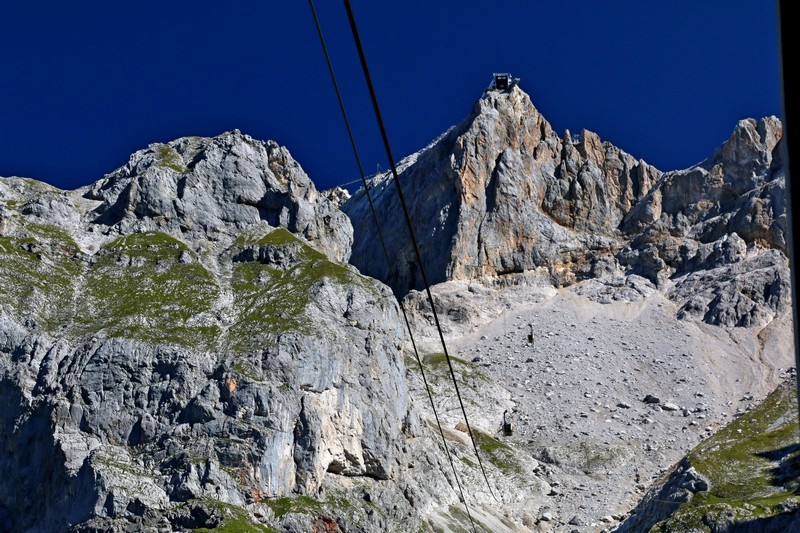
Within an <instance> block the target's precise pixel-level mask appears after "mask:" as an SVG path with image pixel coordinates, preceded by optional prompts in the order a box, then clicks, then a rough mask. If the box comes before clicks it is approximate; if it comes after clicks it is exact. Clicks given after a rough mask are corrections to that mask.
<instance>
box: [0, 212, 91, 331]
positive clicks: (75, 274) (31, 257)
mask: <svg viewBox="0 0 800 533" xmlns="http://www.w3.org/2000/svg"><path fill="white" fill-rule="evenodd" d="M76 251H77V245H76V244H75V241H74V240H73V239H72V238H71V237H69V235H68V234H67V233H66V232H64V231H63V230H58V228H55V227H54V226H44V225H38V224H25V225H23V226H22V231H21V232H20V233H19V234H18V235H16V236H0V303H4V304H7V305H8V306H9V307H10V308H11V309H13V311H14V312H15V313H16V314H17V318H18V319H19V320H20V321H23V322H24V321H25V320H26V319H33V320H34V321H35V322H36V323H37V325H38V327H40V328H41V329H43V330H44V331H47V332H49V333H54V332H55V331H57V330H58V329H59V328H60V327H61V326H62V325H64V324H66V323H68V322H69V320H70V317H71V316H72V313H73V310H74V306H73V302H74V298H75V287H76V284H77V283H78V281H79V279H80V276H81V274H82V272H83V270H84V268H85V266H84V265H83V263H81V261H80V260H79V259H77V257H76V254H75V252H76Z"/></svg>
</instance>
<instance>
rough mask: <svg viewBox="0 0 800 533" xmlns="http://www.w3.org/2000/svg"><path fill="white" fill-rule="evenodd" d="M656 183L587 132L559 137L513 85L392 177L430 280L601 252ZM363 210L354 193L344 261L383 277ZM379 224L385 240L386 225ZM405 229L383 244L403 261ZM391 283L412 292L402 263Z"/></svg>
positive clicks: (384, 191) (491, 94)
mask: <svg viewBox="0 0 800 533" xmlns="http://www.w3.org/2000/svg"><path fill="white" fill-rule="evenodd" d="M660 175H661V173H660V172H659V171H658V170H657V169H655V168H654V167H652V166H650V165H647V164H646V163H645V162H644V161H640V160H637V159H635V158H633V157H632V156H630V155H628V154H626V153H625V152H623V151H621V150H619V149H618V148H616V147H614V146H613V145H611V144H609V143H605V142H603V141H601V140H600V138H599V137H598V136H597V135H596V134H594V133H592V132H589V131H586V130H584V131H583V132H581V135H580V136H578V138H577V140H576V139H575V138H573V136H572V135H571V134H570V133H569V132H566V133H565V135H564V137H563V138H562V137H559V136H558V135H557V134H556V133H555V132H554V131H553V129H552V127H551V126H550V124H549V122H547V120H546V119H545V118H544V117H543V116H542V115H541V114H540V113H539V112H538V110H537V109H536V108H535V107H534V105H533V103H532V102H531V100H530V97H529V96H528V95H527V94H526V93H525V92H524V91H522V90H521V89H520V88H519V87H514V88H513V89H511V90H510V91H507V92H498V91H487V92H486V93H485V94H484V96H483V97H482V98H480V99H479V100H478V102H477V103H476V104H475V106H474V107H473V110H472V112H471V114H470V116H469V117H467V119H465V120H464V121H463V122H462V123H461V124H459V125H458V126H457V127H455V128H453V129H452V130H451V131H450V132H448V134H447V135H445V136H444V137H443V138H441V139H440V140H439V142H438V143H437V144H436V145H435V146H433V147H430V148H428V149H426V150H425V152H424V153H421V154H419V155H418V156H417V160H416V163H415V164H414V165H412V166H409V167H408V168H407V169H406V170H405V171H403V172H402V173H401V176H400V179H401V180H402V183H403V186H404V188H405V189H406V190H407V195H408V196H409V198H411V199H413V200H412V201H411V203H412V204H413V205H414V209H415V212H414V218H415V226H416V227H418V228H419V229H420V232H421V233H422V234H423V235H424V238H423V240H424V241H425V242H426V247H428V249H429V250H430V253H429V254H428V255H427V256H426V259H425V261H426V267H427V271H428V272H429V275H430V277H431V278H432V282H437V281H443V280H444V279H469V278H473V277H477V276H482V275H502V274H507V273H513V272H521V271H523V270H529V269H534V268H536V267H538V266H545V265H546V261H545V258H546V257H559V256H564V257H565V258H566V257H568V256H569V255H570V254H573V253H576V252H577V251H578V250H581V249H590V250H591V249H592V248H596V247H597V246H600V247H604V246H605V244H606V243H605V242H604V237H605V236H607V235H609V234H613V233H614V231H615V229H616V227H617V225H618V223H619V221H620V220H621V219H622V217H623V215H624V213H625V212H627V211H628V210H629V209H630V207H631V206H632V205H633V204H634V203H635V202H637V201H638V200H640V199H641V198H642V197H643V196H644V195H645V194H646V193H647V192H648V191H649V189H650V187H651V186H652V184H653V183H654V182H655V181H656V180H657V179H658V178H659V177H660ZM393 194H394V192H393V190H389V189H388V188H387V187H386V186H385V185H381V186H380V187H379V188H377V189H376V191H375V198H376V203H379V204H381V209H380V211H381V212H390V213H392V212H395V211H393V210H392V209H393V208H394V206H395V203H396V200H394V199H393ZM362 202H363V191H360V192H359V193H357V194H356V195H354V197H353V198H352V199H351V200H350V202H348V203H347V204H346V205H345V207H344V210H345V212H347V213H348V215H350V217H351V219H352V220H353V221H354V226H355V233H356V235H357V237H356V243H355V246H354V255H353V263H354V264H356V265H357V266H358V267H359V268H361V269H363V270H364V271H365V272H369V273H375V274H379V275H378V277H379V278H381V279H389V276H388V275H387V272H386V267H385V265H381V264H380V261H379V260H378V258H375V259H373V258H372V257H371V254H369V253H368V251H367V250H366V246H365V244H364V243H365V242H367V241H369V240H371V239H372V238H374V230H373V229H371V227H370V225H369V224H368V223H366V222H365V220H366V217H365V210H364V209H363V208H362V205H363V204H362ZM389 216H391V215H389ZM382 226H384V227H385V228H386V229H385V231H387V232H389V233H390V235H392V236H393V237H394V234H393V232H395V230H394V228H393V227H392V225H391V224H382ZM404 231H405V230H402V231H397V232H396V239H393V238H391V237H390V239H389V240H393V241H400V242H401V243H404V244H400V245H398V246H397V248H398V250H399V253H400V255H401V256H404V257H405V256H407V255H408V254H407V252H406V249H407V247H408V244H407V239H406V238H405V236H404V235H403V232H404ZM581 231H582V232H591V233H592V234H593V235H597V236H598V238H589V239H587V238H585V237H584V236H583V235H581V234H580V232H581ZM431 237H433V240H432V241H431ZM394 277H395V278H396V279H393V281H392V282H391V283H390V284H391V285H393V286H395V287H396V288H397V289H398V290H400V291H401V292H402V291H405V290H407V289H409V288H419V283H420V279H419V277H418V275H417V274H414V273H413V271H412V269H411V268H410V267H407V266H406V265H403V264H401V265H400V268H399V272H397V273H395V274H394Z"/></svg>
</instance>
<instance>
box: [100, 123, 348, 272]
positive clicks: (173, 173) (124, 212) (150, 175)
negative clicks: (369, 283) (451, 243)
mask: <svg viewBox="0 0 800 533" xmlns="http://www.w3.org/2000/svg"><path fill="white" fill-rule="evenodd" d="M86 197H87V198H90V199H94V200H100V201H102V205H101V206H100V207H99V208H98V209H97V210H96V211H95V213H94V214H95V215H96V217H97V218H96V221H100V222H103V223H105V224H109V225H115V226H117V227H118V228H119V231H121V232H123V233H129V232H132V231H147V230H159V231H165V232H168V233H170V234H173V235H175V236H178V237H184V238H190V239H195V238H204V239H210V240H219V239H220V238H222V237H223V236H225V235H231V234H232V233H233V232H234V231H235V230H236V229H241V228H243V227H245V226H247V225H253V224H258V223H261V222H266V223H268V224H269V225H270V226H272V227H284V228H286V229H288V230H289V231H291V232H293V233H296V234H298V235H300V236H302V237H303V238H305V239H306V240H307V241H308V242H309V243H311V244H312V245H313V246H315V247H317V248H318V249H319V250H320V251H322V252H324V253H326V254H327V255H329V256H330V257H332V258H334V259H337V260H347V258H348V257H349V253H350V245H351V242H352V236H351V228H350V223H349V221H348V220H347V217H345V216H343V215H342V213H341V212H340V211H339V210H338V209H337V208H336V205H335V204H333V203H332V202H331V201H330V200H329V199H328V198H326V197H325V196H323V195H322V194H320V193H319V191H317V189H316V187H315V186H314V183H313V182H312V181H311V180H310V179H309V177H308V175H306V173H305V172H304V171H303V169H302V168H301V167H300V165H299V164H298V163H297V162H296V161H295V160H294V159H293V158H292V156H291V154H290V153H289V151H288V150H287V149H286V148H284V147H282V146H280V145H278V144H277V143H275V142H274V141H258V140H255V139H253V138H252V137H250V136H249V135H245V134H242V133H241V132H239V131H238V130H234V131H232V132H226V133H223V134H221V135H219V136H217V137H213V138H204V137H184V138H181V139H177V140H175V141H172V142H169V143H156V144H151V145H150V146H148V147H147V148H145V149H143V150H139V151H138V152H136V153H134V154H133V155H132V156H131V157H130V160H129V161H128V163H127V164H126V165H125V166H123V167H121V168H119V169H117V170H116V171H114V172H112V173H111V174H109V175H107V176H106V177H105V178H104V179H102V180H100V181H99V182H97V183H95V184H94V185H93V186H91V187H90V188H89V189H88V190H87V191H86Z"/></svg>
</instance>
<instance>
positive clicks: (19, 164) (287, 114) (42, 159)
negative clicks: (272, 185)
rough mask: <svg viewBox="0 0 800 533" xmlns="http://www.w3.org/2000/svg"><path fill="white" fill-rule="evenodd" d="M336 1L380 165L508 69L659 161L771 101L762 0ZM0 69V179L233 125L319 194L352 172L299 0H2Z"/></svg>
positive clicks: (578, 125) (563, 123)
mask: <svg viewBox="0 0 800 533" xmlns="http://www.w3.org/2000/svg"><path fill="white" fill-rule="evenodd" d="M352 4H353V9H354V12H355V17H356V20H357V22H358V24H359V30H360V33H361V37H362V40H363V43H364V48H365V51H366V54H367V60H368V62H369V64H370V68H371V71H372V76H373V80H374V82H375V85H376V90H377V93H378V98H379V102H380V105H381V108H382V111H383V114H384V119H385V123H386V127H387V130H388V134H389V139H390V141H391V143H392V149H393V152H394V155H395V157H396V158H397V159H400V158H401V157H403V156H405V155H408V154H410V153H412V152H414V151H416V150H418V149H420V148H422V147H423V146H425V145H426V144H427V143H428V142H429V141H430V140H432V139H433V138H435V137H436V136H437V135H439V134H440V133H442V132H443V131H444V130H446V129H447V128H448V127H449V126H451V125H453V124H455V123H457V122H459V121H460V120H462V119H463V118H464V117H465V116H467V115H468V113H469V111H470V108H471V106H472V104H473V103H474V102H475V100H477V99H478V98H479V97H480V96H481V94H482V91H483V89H484V87H486V85H487V84H488V83H489V81H490V79H491V75H492V73H493V72H504V71H508V72H511V73H512V74H513V75H514V76H517V77H520V78H521V82H520V86H521V87H522V89H523V90H525V91H526V92H527V93H528V94H529V95H530V96H531V99H532V100H533V103H534V105H535V106H536V107H537V108H538V109H539V110H540V111H541V112H542V113H543V114H544V116H545V117H546V118H547V119H548V120H549V121H550V123H551V124H552V125H553V127H554V128H555V129H556V131H559V132H562V131H563V130H564V129H567V128H568V129H570V130H571V131H573V132H574V133H577V132H578V131H580V130H581V129H582V128H587V129H590V130H593V131H595V132H597V133H598V134H599V135H600V137H601V138H602V139H604V140H607V141H610V142H612V143H614V144H616V145H618V146H619V147H620V148H622V149H623V150H626V151H628V152H629V153H631V154H633V155H634V156H636V157H640V158H643V159H645V160H646V161H648V162H650V163H652V164H654V165H655V166H657V167H658V168H660V169H661V170H672V169H677V168H685V167H687V166H690V165H692V164H694V163H696V162H698V161H700V160H702V159H704V158H705V157H706V156H708V155H710V154H711V153H712V152H713V150H714V149H715V148H716V147H717V146H718V145H719V144H721V143H722V142H723V141H725V140H726V139H727V138H728V136H729V135H730V133H731V131H732V130H733V128H734V126H735V124H736V122H737V121H738V120H739V119H742V118H747V117H755V118H760V117H763V116H766V115H770V114H774V115H778V116H780V113H781V106H780V85H779V83H780V81H779V62H778V41H777V22H776V21H777V18H776V17H777V15H776V5H775V3H774V2H772V1H769V0H703V1H699V2H698V1H696V0H692V1H686V0H670V1H667V2H650V1H647V2H634V1H622V0H608V1H597V0H592V1H590V0H571V1H569V2H561V1H553V0H550V1H548V2H535V1H534V2H532V1H530V0H519V1H517V0H514V1H509V0H506V1H504V2H495V3H492V2H485V1H481V2H477V1H472V0H460V1H449V0H447V1H445V0H438V1H437V0H425V1H420V0H405V1H403V2H374V1H369V2H368V1H365V0H352ZM493 6H494V7H493ZM316 8H317V12H318V14H319V16H320V19H321V24H322V27H323V31H324V32H325V35H326V39H327V42H328V43H327V44H328V47H329V49H330V51H331V53H332V56H333V61H334V68H335V69H336V75H337V78H338V80H339V82H340V84H341V88H342V91H343V93H344V98H345V105H346V107H347V109H348V112H349V115H350V120H351V122H352V124H353V126H354V129H355V133H356V142H357V144H358V146H359V149H360V153H361V158H362V161H363V163H364V167H365V170H366V171H367V172H368V173H369V172H372V171H374V170H375V168H376V167H377V165H380V166H381V167H382V168H384V169H385V168H387V165H386V157H385V155H384V153H383V147H382V144H381V141H380V137H379V134H378V130H377V128H376V126H375V119H374V116H373V114H372V107H371V104H370V102H369V98H368V93H367V91H366V88H365V85H364V81H363V76H362V74H361V70H360V66H359V64H358V60H357V55H356V51H355V47H354V45H353V40H352V36H351V34H350V29H349V26H348V23H347V19H346V15H345V11H344V5H343V3H342V2H341V1H338V0H337V1H333V0H317V1H316ZM0 67H1V68H2V78H0V176H12V175H18V176H27V177H32V178H36V179H40V180H43V181H46V182H48V183H51V184H53V185H56V186H58V187H61V188H67V189H71V188H75V187H79V186H82V185H86V184H89V183H91V182H93V181H95V180H98V179H100V178H101V177H102V176H103V175H104V174H106V173H108V172H111V171H113V170H114V169H115V168H117V167H119V166H121V165H124V164H125V163H126V162H127V160H128V156H129V155H130V154H131V153H133V152H134V151H136V150H138V149H141V148H144V147H145V146H147V145H148V144H149V143H152V142H164V141H169V140H172V139H175V138H177V137H181V136H186V135H203V136H213V135H217V134H219V133H222V132H223V131H226V130H231V129H234V128H239V129H240V130H242V131H243V132H244V133H248V134H250V135H252V136H253V137H256V138H259V139H273V140H275V141H277V142H278V143H280V144H282V145H285V146H286V147H287V148H288V149H289V150H290V151H291V153H292V155H293V156H294V157H295V159H297V160H298V161H299V163H300V164H301V165H302V166H303V168H304V169H305V170H306V172H307V173H308V174H309V175H310V176H311V178H312V179H313V180H314V181H315V182H316V184H317V186H318V187H320V188H326V187H329V186H332V185H333V184H340V183H344V182H347V181H352V180H355V179H358V171H357V167H356V165H355V162H354V158H353V155H352V151H351V149H350V144H349V141H348V140H347V137H346V131H345V129H344V125H343V121H342V119H341V114H340V112H339V108H338V105H337V103H336V100H335V93H334V91H333V88H332V84H331V81H330V78H329V75H328V70H327V67H326V65H325V60H324V56H323V54H322V49H321V46H320V44H319V40H318V38H317V34H316V29H315V27H314V23H313V18H312V16H311V11H310V8H309V5H308V3H307V2H306V1H303V0H291V1H284V2H275V1H266V0H231V1H225V2H221V1H218V0H217V1H213V2H211V1H206V0H195V1H192V2H183V1H163V0H161V1H157V2H156V1H144V0H138V1H128V0H115V1H100V0H95V1H81V0H76V1H72V2H64V1H57V2H56V1H50V2H48V1H44V0H38V1H31V2H3V3H2V5H0Z"/></svg>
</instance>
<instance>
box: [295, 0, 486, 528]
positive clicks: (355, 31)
mask: <svg viewBox="0 0 800 533" xmlns="http://www.w3.org/2000/svg"><path fill="white" fill-rule="evenodd" d="M344 3H345V9H346V10H347V17H348V20H349V22H350V29H351V31H352V33H353V39H354V40H355V44H356V48H357V50H358V54H359V58H360V60H361V68H362V70H363V72H364V77H365V80H366V83H367V87H368V89H369V92H370V97H371V99H372V105H373V108H374V111H375V117H376V119H377V121H378V125H379V128H380V131H381V137H382V139H383V144H384V148H385V150H386V155H387V157H388V159H389V164H390V166H391V171H392V176H393V178H394V182H395V185H396V187H397V194H398V197H399V199H400V205H401V207H402V209H403V215H404V218H405V222H406V226H407V227H408V231H409V234H410V236H411V242H412V243H413V245H414V252H415V255H416V260H417V264H418V265H419V269H420V273H421V275H422V279H423V282H424V284H425V292H426V294H427V297H428V302H429V304H430V306H431V311H432V313H433V318H434V323H435V325H436V329H437V331H438V333H439V340H440V341H441V344H442V349H443V351H444V356H445V360H446V361H447V366H448V368H449V370H450V377H451V379H452V381H453V387H454V388H455V392H456V396H457V397H458V403H459V405H460V407H461V412H462V414H463V415H464V422H465V424H466V426H467V432H468V434H469V436H470V440H471V441H472V447H473V450H474V451H475V456H476V457H477V459H478V464H479V465H480V468H481V473H482V474H483V478H484V480H485V481H486V485H487V487H488V489H489V493H490V494H491V495H492V497H494V498H495V500H496V499H497V497H496V496H495V495H494V492H493V491H492V487H491V484H490V483H489V479H488V477H487V475H486V470H485V469H484V466H483V461H482V460H481V456H480V453H479V452H478V446H477V444H476V442H475V436H474V434H473V432H472V428H471V427H470V424H469V420H468V419H467V413H466V410H465V408H464V402H463V400H462V399H461V392H460V390H459V388H458V382H457V380H456V376H455V371H454V369H453V364H452V361H451V359H450V355H449V353H448V351H447V345H446V343H445V340H444V333H443V332H442V328H441V324H440V322H439V317H438V314H437V313H436V307H435V305H434V301H433V295H432V293H431V289H430V283H429V282H428V277H427V274H426V272H425V268H424V265H423V262H422V255H421V253H420V249H419V244H418V242H417V239H416V236H415V233H414V229H413V224H412V222H411V216H410V214H409V210H408V206H407V203H406V200H405V195H404V193H403V189H402V186H401V184H400V180H399V178H398V174H397V166H396V164H395V161H394V157H393V156H392V151H391V148H390V145H389V140H388V136H387V134H386V128H385V126H384V123H383V118H382V115H381V112H380V108H379V106H378V100H377V96H376V94H375V88H374V86H373V83H372V78H371V76H370V73H369V68H368V66H367V61H366V57H365V54H364V49H363V47H362V45H361V39H360V37H359V34H358V29H357V26H356V22H355V18H354V16H353V10H352V7H351V5H350V2H349V0H344ZM309 5H310V7H311V12H312V15H313V16H314V22H315V24H316V27H317V33H318V35H319V39H320V43H321V44H322V49H323V52H324V54H325V60H326V62H327V64H328V71H329V72H330V75H331V80H332V81H333V85H334V89H335V91H336V97H337V99H338V102H339V108H340V110H341V112H342V116H343V118H344V122H345V126H346V129H347V133H348V136H349V138H350V145H351V147H352V149H353V154H354V155H355V158H356V163H357V165H358V170H359V173H360V175H361V182H362V185H363V187H364V192H365V194H366V197H367V201H368V203H369V206H370V211H371V212H372V217H373V220H374V222H375V226H376V229H377V231H378V237H379V239H380V241H381V247H382V248H383V253H384V256H385V258H386V261H387V264H388V265H389V269H390V270H391V269H392V265H393V263H392V261H391V259H390V257H389V252H388V249H387V247H386V243H385V241H384V239H383V233H382V232H381V230H380V225H379V223H378V217H377V214H376V212H375V206H374V203H373V201H372V196H371V194H370V189H369V185H368V184H367V181H366V177H365V174H364V171H363V168H362V165H361V160H360V158H359V156H358V150H357V148H356V144H355V140H354V138H353V133H352V130H351V128H350V123H349V120H348V118H347V113H346V111H345V108H344V103H343V101H342V97H341V93H340V91H339V85H338V83H337V81H336V76H335V74H334V71H333V66H332V64H331V60H330V56H329V54H328V50H327V46H326V45H325V39H324V37H323V34H322V29H321V27H320V24H319V18H318V17H317V13H316V10H315V9H314V2H313V0H309ZM399 300H400V299H399V298H398V303H399V305H400V309H401V312H402V314H403V319H404V321H405V324H406V328H407V330H408V333H409V336H410V338H411V344H412V347H413V349H414V355H415V357H416V359H417V363H418V364H419V368H420V373H421V374H422V379H423V383H424V384H425V389H426V391H427V393H428V398H429V400H430V403H431V407H432V409H433V413H434V417H435V418H436V424H437V426H438V428H439V433H440V435H441V437H442V443H443V445H444V448H445V452H446V453H447V457H448V460H449V462H450V466H451V468H452V470H453V475H454V476H455V480H456V484H457V485H458V490H459V493H460V495H461V500H462V501H463V502H464V507H465V508H466V510H467V516H468V517H469V520H470V523H471V524H472V529H473V531H475V522H474V521H473V519H472V515H471V514H470V511H469V505H468V504H467V500H466V498H465V497H464V491H463V488H462V486H461V482H460V481H459V477H458V473H457V472H456V468H455V464H454V463H453V458H452V454H451V453H450V449H449V447H448V446H447V441H446V439H445V435H444V430H443V429H442V425H441V422H440V420H439V415H438V413H437V411H436V406H435V403H434V400H433V394H432V393H431V390H430V387H429V385H428V380H427V378H426V376H425V370H424V367H423V364H422V359H421V358H420V355H419V352H418V350H417V346H416V342H415V341H414V334H413V331H412V329H411V325H410V323H409V320H408V315H407V314H406V311H405V308H404V306H403V303H402V302H401V301H399Z"/></svg>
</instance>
